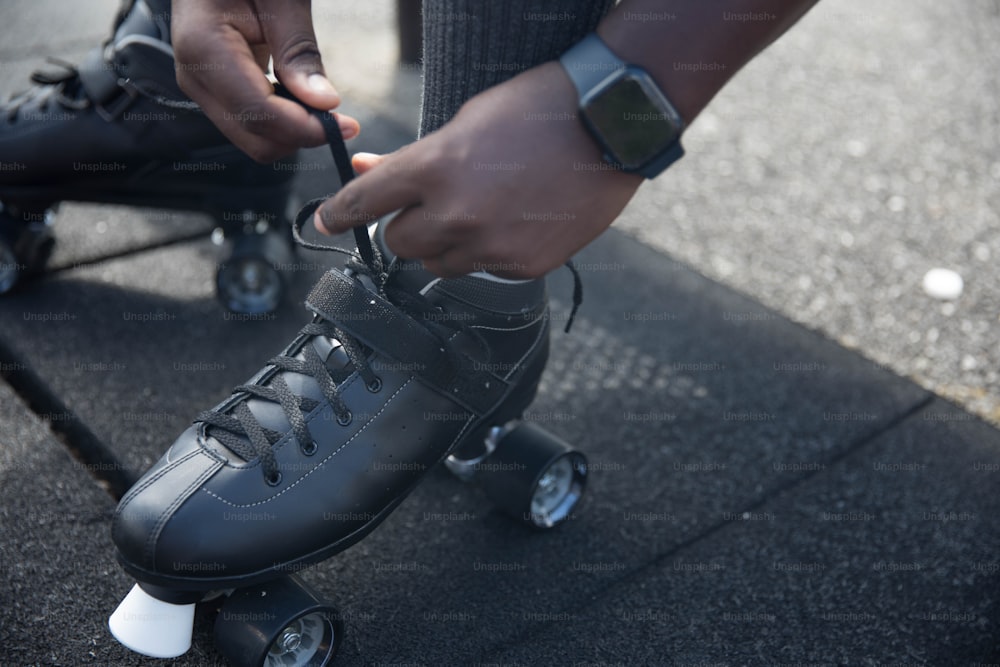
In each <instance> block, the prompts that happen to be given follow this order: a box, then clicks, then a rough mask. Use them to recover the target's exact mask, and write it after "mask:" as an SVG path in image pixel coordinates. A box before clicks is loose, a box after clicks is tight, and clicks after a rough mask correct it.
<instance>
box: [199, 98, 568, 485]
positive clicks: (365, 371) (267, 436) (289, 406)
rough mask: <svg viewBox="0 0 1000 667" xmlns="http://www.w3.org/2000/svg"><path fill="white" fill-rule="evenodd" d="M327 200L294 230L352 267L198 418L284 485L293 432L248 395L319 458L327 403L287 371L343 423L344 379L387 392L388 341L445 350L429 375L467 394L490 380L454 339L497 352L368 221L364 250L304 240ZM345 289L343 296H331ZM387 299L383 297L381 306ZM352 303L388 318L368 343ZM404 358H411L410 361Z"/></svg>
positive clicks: (344, 158) (360, 236) (339, 159)
mask: <svg viewBox="0 0 1000 667" xmlns="http://www.w3.org/2000/svg"><path fill="white" fill-rule="evenodd" d="M276 92H277V93H278V94H281V95H283V96H286V97H288V98H289V99H294V98H292V97H291V96H290V95H289V94H288V93H287V91H284V89H282V88H281V87H278V88H277V90H276ZM313 113H314V114H315V115H316V116H317V117H318V118H319V119H320V120H321V122H322V123H323V127H324V129H325V131H326V134H327V140H328V144H329V147H330V150H331V152H332V153H333V158H334V162H335V164H336V165H337V169H338V172H339V175H340V180H341V184H342V186H343V185H346V184H347V183H348V182H350V181H351V180H352V179H353V178H354V176H355V174H354V170H353V168H352V167H351V162H350V156H349V155H348V152H347V148H346V145H345V144H344V139H343V136H342V134H341V132H340V128H339V126H338V124H337V122H336V119H335V118H334V117H333V116H332V115H331V114H329V113H320V112H315V111H314V112H313ZM325 200H326V199H325V198H320V199H314V200H312V201H310V202H309V203H307V204H306V205H305V206H304V207H303V208H302V209H301V210H300V211H299V213H298V215H297V216H296V219H295V221H294V223H293V225H292V235H293V237H294V238H295V241H296V243H298V244H299V245H300V246H302V247H304V248H307V249H311V250H320V251H326V252H338V253H342V254H345V255H348V256H349V258H350V259H349V260H348V261H347V266H346V271H345V272H343V273H340V274H339V276H340V277H339V278H331V277H330V276H331V274H333V273H334V272H331V273H328V274H327V276H326V277H325V278H324V280H322V281H321V282H320V284H319V285H318V286H317V288H316V289H314V291H313V293H312V294H311V295H310V297H309V300H308V301H307V303H308V304H309V305H310V307H311V308H312V309H313V310H314V312H315V313H316V314H315V316H314V319H313V321H312V322H310V323H309V324H307V325H306V326H305V327H303V328H302V330H301V331H300V332H299V335H298V337H297V338H296V342H295V343H294V344H293V345H292V346H290V347H289V348H288V349H287V350H286V352H285V353H283V354H281V355H279V356H277V357H275V358H273V359H271V360H270V361H269V362H268V366H269V368H268V370H267V371H265V372H264V373H261V374H259V375H258V379H257V381H255V382H254V383H253V384H247V385H242V386H239V387H237V388H236V389H234V391H233V394H234V399H235V400H233V401H230V402H228V403H227V404H225V407H223V408H222V409H221V410H210V411H206V412H203V413H201V414H200V415H198V417H197V418H196V419H195V422H196V423H198V422H201V423H203V424H205V434H206V435H207V436H209V437H213V438H215V440H217V441H218V442H220V443H221V444H223V445H224V446H225V447H227V448H228V449H229V450H231V451H232V452H233V453H235V454H237V455H238V456H239V457H241V458H242V459H243V460H245V461H254V460H258V459H259V460H260V463H261V470H262V472H263V474H264V477H265V480H266V481H267V483H268V484H271V485H273V486H276V485H278V484H280V483H281V471H280V470H279V468H278V463H277V459H276V457H275V453H274V445H275V444H276V443H277V442H278V441H279V440H281V439H282V438H283V437H284V435H285V434H283V433H280V432H277V431H274V430H272V429H267V428H264V427H263V426H262V425H261V424H260V423H259V422H258V420H257V418H256V417H255V416H254V414H253V412H252V411H251V409H250V407H249V406H248V405H247V401H248V400H250V399H252V398H257V399H262V400H265V401H269V402H272V403H276V404H278V405H279V406H280V407H281V410H282V412H283V413H284V415H285V417H286V419H287V421H288V423H289V424H290V425H291V430H292V434H293V435H294V437H295V439H296V440H297V441H298V445H299V447H300V449H301V450H302V452H303V453H304V454H306V455H312V454H313V453H315V452H316V451H317V449H318V447H319V445H318V443H317V442H316V441H315V439H314V438H313V436H312V434H311V432H310V430H309V425H308V423H307V421H306V418H305V415H307V414H309V413H311V412H312V411H313V410H315V409H316V408H317V407H319V406H320V403H319V402H318V401H316V400H313V399H311V398H308V397H305V396H299V395H297V394H295V393H294V392H293V391H292V390H291V389H290V388H289V386H288V384H287V383H286V382H285V380H284V379H283V378H282V377H281V372H290V373H297V374H300V375H304V376H307V377H310V378H312V379H313V380H314V381H315V382H316V384H317V386H318V387H319V388H320V390H321V391H322V393H323V396H324V398H325V399H326V400H327V401H328V402H329V403H330V406H331V407H332V409H333V412H334V414H335V415H336V417H337V422H338V423H339V424H340V425H341V426H347V425H348V424H350V423H351V421H352V419H353V416H352V414H351V410H350V408H349V406H348V405H347V404H346V403H345V401H344V398H343V396H342V394H341V391H342V389H341V388H342V386H343V383H344V382H345V381H346V380H347V379H348V378H350V377H351V376H352V375H353V374H354V373H355V372H356V373H357V374H358V375H359V376H360V378H361V379H362V380H363V381H364V383H365V386H366V387H367V388H368V390H369V391H371V392H378V391H379V390H380V389H381V385H382V382H381V379H380V378H379V377H378V376H377V375H376V373H375V371H374V370H373V369H372V366H371V356H372V353H373V351H375V350H376V349H378V348H379V347H381V346H380V345H379V343H380V342H386V343H387V347H392V346H393V345H396V346H397V347H399V346H400V343H399V342H398V340H397V341H396V342H394V343H388V341H389V340H390V339H399V338H402V339H406V338H407V337H410V338H412V339H416V340H415V342H413V341H411V342H410V343H409V345H412V349H420V348H421V346H422V349H423V350H425V351H429V350H433V351H434V352H440V355H439V356H438V359H437V361H438V362H440V363H436V364H428V365H427V366H428V367H429V368H430V369H434V370H432V371H428V372H426V373H425V375H428V376H429V377H428V379H430V380H431V381H432V382H434V383H435V384H438V385H439V386H446V385H447V386H449V387H452V388H453V389H454V391H455V392H456V393H459V394H461V393H463V392H461V391H459V390H460V389H461V390H465V389H467V388H469V387H471V386H472V385H473V384H476V383H481V380H482V379H483V378H482V377H481V375H482V374H481V373H477V372H470V373H467V374H468V375H469V377H468V378H464V377H462V373H461V372H460V371H459V372H456V369H465V370H466V371H467V369H468V368H469V366H470V364H469V363H468V360H467V359H462V358H461V357H462V355H461V354H460V353H459V352H457V351H456V350H455V349H454V345H453V344H452V343H451V342H450V341H451V340H452V339H453V338H454V337H455V335H456V333H465V334H468V336H469V337H470V339H471V340H473V341H476V342H477V343H478V344H479V345H480V346H481V348H482V350H483V351H484V352H485V353H486V354H488V353H489V349H488V347H487V345H486V343H485V341H484V340H483V338H482V336H481V335H480V334H479V332H478V331H476V330H475V329H474V328H472V327H469V326H468V325H466V324H464V323H456V322H449V323H447V324H443V323H439V322H438V320H441V319H444V318H439V317H436V315H439V314H440V313H441V312H442V311H441V309H440V308H439V307H437V306H435V305H433V304H432V303H431V302H430V301H429V300H428V299H427V298H426V297H424V296H422V295H419V294H413V293H410V292H408V291H406V290H404V289H402V288H400V287H398V286H396V285H394V283H393V281H392V280H391V278H392V276H393V274H394V273H395V272H396V271H397V270H398V268H399V266H400V263H399V262H392V263H391V264H390V265H388V266H387V265H386V263H385V259H384V257H383V256H382V254H381V253H380V252H379V250H378V247H377V246H375V245H374V244H373V243H372V241H371V238H370V237H369V235H368V229H367V226H366V225H359V226H358V227H355V228H354V237H355V241H356V242H357V250H356V251H349V250H345V249H343V248H337V247H335V246H328V245H321V244H316V243H311V242H309V241H306V240H305V239H303V238H302V228H303V226H304V225H305V224H306V222H307V221H309V220H311V219H312V217H313V215H314V213H315V212H316V210H317V209H318V208H319V206H320V205H321V204H322V203H323V202H324V201H325ZM567 266H568V267H569V269H570V270H571V271H572V274H573V279H574V287H573V309H572V311H571V313H570V317H569V320H568V322H567V324H566V331H567V332H568V331H569V329H570V326H571V325H572V322H573V317H574V316H575V314H576V311H577V309H578V308H579V306H580V304H581V303H582V300H583V291H582V290H583V288H582V284H581V281H580V276H579V274H578V272H577V271H576V269H575V268H574V267H573V265H572V262H567ZM362 279H366V280H365V283H367V284H368V286H362V284H363V283H362ZM346 284H350V285H352V286H353V288H352V289H353V294H351V293H350V292H351V289H350V288H346V287H345V285H346ZM338 289H339V290H340V293H338V294H335V295H331V293H334V292H337V291H338ZM362 290H363V291H364V292H365V293H367V294H369V295H371V298H365V299H364V300H362V299H361V298H360V297H358V292H359V291H362ZM344 292H347V293H348V296H347V297H344V296H343V293H344ZM379 301H381V305H380V304H379ZM345 303H354V304H356V305H357V306H358V307H368V306H369V305H370V308H371V309H372V312H373V313H378V314H381V315H383V316H385V317H387V318H388V319H387V320H386V321H385V322H382V321H380V322H379V325H378V326H379V327H381V331H380V332H378V333H372V331H371V329H370V328H369V329H368V330H367V331H366V333H368V334H369V338H368V339H367V340H366V342H367V343H368V344H366V342H362V341H361V340H359V338H358V336H356V335H352V334H351V333H349V332H348V331H346V330H345V327H342V326H339V325H338V324H337V323H336V322H335V321H333V319H335V318H336V315H335V313H336V312H337V309H338V308H339V307H341V306H342V305H343V304H345ZM323 312H327V313H332V314H333V315H331V317H330V318H326V317H324V316H323V314H322V313H323ZM355 314H356V313H355ZM389 320H392V323H393V324H394V325H396V327H398V329H399V330H397V329H396V328H394V327H391V326H390V322H389ZM388 329H392V330H391V331H390V330H388ZM316 337H325V338H327V339H329V340H330V341H331V342H334V343H335V344H336V343H339V344H340V346H341V347H342V348H343V350H344V352H345V353H346V355H347V357H348V359H349V363H347V364H345V365H344V366H343V367H341V368H334V369H330V368H329V367H328V366H327V364H326V362H324V360H323V359H322V358H321V357H320V355H319V353H318V352H317V351H316V348H315V347H314V345H313V344H312V342H313V340H314V339H315V338H316ZM407 346H408V344H402V347H407ZM397 356H402V355H397ZM421 358H422V357H421ZM399 360H400V361H409V360H408V359H405V358H404V359H399ZM487 384H488V383H487ZM497 384H498V383H497ZM498 390H499V389H498V388H496V387H495V388H494V390H493V393H494V395H495V392H496V391H498ZM483 400H484V405H485V403H486V402H488V400H491V399H490V398H489V397H487V398H484V399H483Z"/></svg>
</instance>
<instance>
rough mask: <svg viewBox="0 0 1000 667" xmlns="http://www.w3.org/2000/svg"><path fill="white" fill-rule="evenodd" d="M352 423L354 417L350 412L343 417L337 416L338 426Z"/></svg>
mask: <svg viewBox="0 0 1000 667" xmlns="http://www.w3.org/2000/svg"><path fill="white" fill-rule="evenodd" d="M352 421H354V415H352V414H351V413H350V412H348V413H347V414H345V415H337V423H338V424H340V425H341V426H347V425H348V424H350V423H351V422H352Z"/></svg>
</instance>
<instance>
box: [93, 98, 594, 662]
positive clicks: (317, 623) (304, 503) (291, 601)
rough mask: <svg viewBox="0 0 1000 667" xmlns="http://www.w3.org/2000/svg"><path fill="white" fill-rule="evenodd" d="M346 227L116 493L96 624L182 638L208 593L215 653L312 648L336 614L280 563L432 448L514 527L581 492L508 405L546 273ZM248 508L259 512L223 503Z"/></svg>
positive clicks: (331, 650) (356, 510)
mask: <svg viewBox="0 0 1000 667" xmlns="http://www.w3.org/2000/svg"><path fill="white" fill-rule="evenodd" d="M327 119H328V117H327ZM326 125H327V132H328V133H329V134H330V135H331V144H332V145H334V147H335V148H336V150H335V151H334V152H335V156H336V157H337V162H338V166H339V167H340V168H341V171H342V179H344V178H349V176H350V171H349V170H350V167H349V162H347V159H346V150H344V149H343V144H342V143H340V142H339V141H338V139H339V130H336V124H335V123H332V122H329V120H327V122H326ZM311 210H314V207H313V208H312V209H310V208H309V207H307V208H306V209H305V210H304V212H303V213H301V214H300V216H299V219H298V221H297V223H296V229H298V225H301V224H302V222H303V221H305V220H308V219H309V218H310V217H311V215H310V214H311ZM356 236H357V240H358V246H359V255H357V256H353V257H352V259H351V260H349V261H348V264H347V269H346V270H345V271H339V270H332V271H330V272H329V273H327V274H326V275H325V276H324V277H323V278H322V280H320V282H319V283H318V284H317V285H316V287H315V288H314V289H313V291H312V293H311V294H310V296H309V298H308V300H307V306H308V309H309V311H310V312H311V319H310V321H309V323H308V324H306V326H305V327H303V329H302V331H301V332H300V333H299V335H298V336H297V337H296V338H295V340H293V341H292V343H291V344H290V345H289V346H288V347H286V348H285V349H284V351H283V352H282V353H281V354H280V355H278V356H277V357H275V358H274V359H272V360H271V361H270V362H269V363H268V365H267V366H265V368H264V369H263V370H262V371H260V372H259V373H258V374H257V375H255V376H254V377H253V379H252V380H251V381H250V382H249V383H247V384H246V385H243V386H241V387H237V388H236V390H235V391H234V393H233V394H232V396H230V397H229V398H228V399H227V400H225V401H223V402H222V403H221V404H219V405H218V406H216V407H215V408H214V409H212V410H210V411H207V412H204V413H202V414H201V415H199V416H198V418H197V420H196V421H195V423H194V424H193V425H192V426H191V427H190V428H188V429H187V431H185V432H184V433H183V434H181V436H180V438H179V439H178V440H177V441H176V442H175V443H174V444H173V446H171V448H170V449H169V450H168V451H167V453H166V454H165V455H164V456H163V458H161V459H160V461H159V462H157V463H156V464H155V465H154V466H153V467H152V468H151V469H150V470H149V471H148V472H147V473H146V474H145V475H144V476H143V477H142V479H140V480H139V482H137V483H136V485H135V486H134V487H133V488H132V489H131V490H130V491H129V492H128V493H127V494H126V495H125V497H124V498H122V501H121V503H120V504H119V506H118V510H117V512H116V514H115V517H114V523H113V528H112V536H113V539H114V541H115V544H116V545H117V547H118V551H119V559H120V561H121V563H122V565H123V567H124V568H125V570H126V571H127V572H128V573H129V574H131V575H132V576H134V577H135V578H136V579H137V581H138V584H136V586H135V587H133V589H132V591H131V592H130V593H129V594H128V596H127V597H126V598H125V600H124V601H123V602H122V603H121V605H120V606H119V607H118V609H117V610H116V611H115V612H114V614H113V615H112V616H111V619H110V627H111V631H112V633H113V634H114V636H115V637H116V638H117V639H118V640H119V641H120V642H121V643H123V644H124V645H126V646H127V647H129V648H131V649H133V650H135V651H138V652H140V653H143V654H146V655H151V656H159V657H173V656H177V655H180V654H181V653H183V652H185V651H186V650H187V649H188V647H189V646H190V642H191V628H192V618H193V615H194V609H195V606H196V604H197V603H199V602H200V601H203V600H206V599H208V598H211V597H212V595H213V593H212V591H223V592H224V594H225V595H227V596H228V597H227V598H226V599H225V600H224V601H223V602H222V607H221V611H220V613H219V615H218V620H217V622H216V627H215V630H216V645H217V647H218V648H219V650H220V651H222V652H223V653H224V654H225V655H226V657H227V658H228V659H229V660H230V661H231V662H233V663H234V664H238V665H255V666H256V665H272V664H273V665H325V664H327V663H328V662H329V661H330V660H331V659H332V658H333V655H334V654H335V652H336V650H337V646H338V643H339V641H340V638H341V633H342V626H341V624H340V622H339V620H338V614H337V612H336V610H335V609H334V608H333V607H332V606H331V605H330V604H329V603H328V602H325V601H323V600H321V599H319V597H318V596H316V595H315V594H314V593H312V592H310V591H309V590H308V589H307V588H306V586H305V584H304V583H303V582H302V581H301V580H300V579H298V578H296V577H293V576H290V575H291V574H292V573H294V572H297V571H298V570H299V569H300V568H302V567H303V566H305V565H308V564H311V563H316V562H319V561H322V560H324V559H326V558H329V557H331V556H333V555H335V554H337V553H339V552H341V551H343V550H344V549H346V548H348V547H349V546H351V545H352V544H354V543H356V542H358V541H359V540H361V539H362V538H363V537H365V536H366V535H367V534H368V533H369V532H371V531H372V530H373V529H374V528H375V527H376V526H378V525H379V524H380V523H381V522H382V521H383V520H384V519H385V518H386V517H387V516H388V515H389V514H390V513H391V512H392V511H393V510H394V509H395V508H396V506H397V505H399V503H401V502H402V501H403V500H404V499H405V498H406V496H407V495H408V494H409V493H410V491H412V490H413V488H414V487H415V486H416V485H417V484H418V483H419V482H420V481H421V480H422V479H423V478H424V476H425V475H426V473H427V472H428V470H430V469H431V468H432V467H433V466H435V465H437V464H439V463H443V462H447V465H448V467H449V468H450V469H452V470H453V471H454V472H456V473H457V474H459V475H460V476H461V477H462V478H463V479H468V480H479V481H480V482H481V483H482V487H483V488H484V489H485V491H486V492H487V494H488V495H489V496H491V497H492V498H493V499H494V500H495V501H496V502H497V503H498V504H499V505H500V507H501V508H503V509H505V510H507V511H508V512H509V513H510V514H512V515H514V516H515V517H517V518H518V519H519V520H521V521H524V522H526V523H528V524H529V525H532V526H537V527H542V528H548V527H551V526H554V525H556V524H558V523H559V522H560V521H562V520H564V519H566V518H567V517H568V516H569V514H570V511H571V509H572V508H573V506H574V505H575V503H576V502H577V500H578V499H579V498H580V495H581V493H582V492H583V488H584V483H585V479H586V471H587V468H586V460H585V458H584V457H583V455H582V454H580V453H578V452H576V451H574V450H573V449H572V448H570V447H569V446H568V445H566V444H565V443H563V442H562V441H560V440H558V439H557V438H555V437H553V436H551V435H549V434H547V433H545V432H543V431H542V430H541V429H538V428H537V427H534V426H529V425H526V424H522V423H520V422H519V421H518V419H519V418H520V416H521V414H522V412H523V411H524V410H525V409H526V408H527V407H528V405H529V404H530V403H531V402H532V400H533V399H534V396H535V393H536V390H537V387H538V383H539V379H540V377H541V374H542V370H543V368H544V366H545V363H546V360H547V358H548V349H549V317H548V306H547V297H546V291H545V284H544V281H540V280H538V281H528V282H520V283H517V282H511V281H499V280H498V279H495V278H493V277H492V276H487V275H472V276H466V277H463V278H458V279H454V280H441V279H438V278H436V277H435V276H433V275H431V274H429V273H427V272H426V271H424V270H423V268H422V267H421V265H420V264H419V263H413V262H407V261H404V260H401V259H399V258H395V257H392V256H391V254H390V253H389V252H388V251H387V249H386V248H385V245H384V243H382V242H381V241H380V238H381V236H380V234H379V233H376V235H375V238H376V241H375V243H374V244H373V243H372V242H371V240H370V239H369V236H368V234H367V232H366V231H360V232H359V233H357V234H356ZM309 247H315V246H312V245H310V246H309ZM342 252H343V251H342ZM249 508H252V509H253V511H259V512H266V513H267V516H268V518H269V520H267V521H265V522H262V524H261V525H260V526H257V527H255V529H254V530H252V531H250V530H246V527H245V526H240V525H236V524H235V522H233V521H231V520H227V517H228V516H230V515H231V513H232V512H234V511H241V510H242V509H249ZM216 595H217V594H216ZM215 603H216V604H217V603H218V602H217V601H216V602H215ZM256 619H263V620H256Z"/></svg>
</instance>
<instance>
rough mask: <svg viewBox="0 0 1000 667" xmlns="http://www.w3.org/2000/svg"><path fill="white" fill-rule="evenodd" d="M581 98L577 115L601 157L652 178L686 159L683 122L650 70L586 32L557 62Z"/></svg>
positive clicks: (627, 170)
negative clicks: (632, 63)
mask: <svg viewBox="0 0 1000 667" xmlns="http://www.w3.org/2000/svg"><path fill="white" fill-rule="evenodd" d="M559 63H560V64H561V65H562V67H563V69H564V70H565V71H566V74H567V75H569V78H570V80H571V81H572V82H573V85H574V86H576V91H577V93H578V94H579V96H580V117H581V119H582V121H583V124H584V126H586V128H587V130H588V131H589V132H590V134H591V135H592V136H593V137H594V139H595V140H596V141H597V143H598V144H599V145H600V147H601V149H602V150H603V152H604V159H605V160H606V161H607V162H608V163H609V164H612V165H614V166H615V167H617V168H618V169H620V170H621V171H624V172H626V173H630V174H640V175H642V176H644V177H646V178H655V177H656V176H658V175H659V174H660V173H662V172H663V171H664V170H665V169H666V168H667V167H669V166H670V165H671V164H673V163H674V162H676V161H677V160H679V159H680V158H681V157H682V156H683V155H684V148H683V147H682V146H681V134H682V133H683V132H684V120H683V119H682V118H681V115H680V114H679V113H678V112H677V109H675V108H674V105H673V104H671V103H670V100H669V99H667V96H666V95H664V94H663V91H661V90H660V89H659V87H658V86H657V85H656V82H655V81H654V80H653V77H652V76H650V75H649V72H647V71H646V70H644V69H643V68H641V67H639V66H637V65H630V64H628V63H625V62H624V61H622V60H621V59H620V58H619V57H618V56H616V55H615V54H614V53H613V52H612V51H611V49H609V48H608V46H607V44H605V43H604V41H603V40H602V39H601V38H600V37H598V36H597V34H596V33H590V34H589V35H587V36H586V37H585V38H584V39H583V41H581V42H579V43H577V44H576V45H575V46H573V48H571V49H570V50H569V51H567V52H566V53H564V54H563V55H562V57H561V58H559Z"/></svg>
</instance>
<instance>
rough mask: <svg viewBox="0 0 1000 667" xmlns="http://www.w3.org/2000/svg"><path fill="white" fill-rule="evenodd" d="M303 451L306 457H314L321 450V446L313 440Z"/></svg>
mask: <svg viewBox="0 0 1000 667" xmlns="http://www.w3.org/2000/svg"><path fill="white" fill-rule="evenodd" d="M301 449H302V453H303V454H305V455H306V456H312V455H313V454H315V453H316V451H317V450H318V449H319V445H318V444H316V441H315V440H311V441H309V444H307V445H305V446H304V447H302V448H301Z"/></svg>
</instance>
